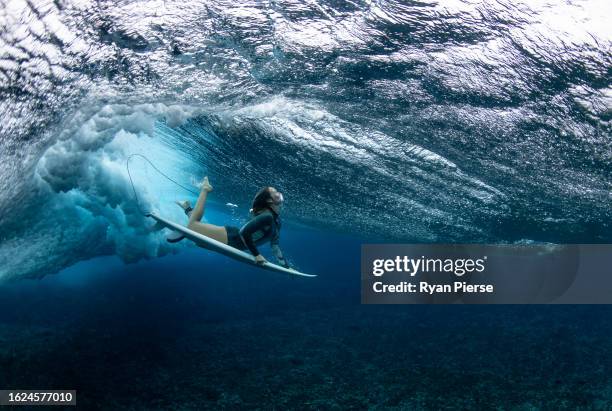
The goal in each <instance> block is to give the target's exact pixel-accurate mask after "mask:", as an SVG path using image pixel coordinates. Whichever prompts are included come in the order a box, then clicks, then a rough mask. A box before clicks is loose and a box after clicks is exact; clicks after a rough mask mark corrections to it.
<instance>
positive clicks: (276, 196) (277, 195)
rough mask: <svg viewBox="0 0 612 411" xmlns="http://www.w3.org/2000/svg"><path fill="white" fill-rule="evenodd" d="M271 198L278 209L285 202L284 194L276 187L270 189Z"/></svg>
mask: <svg viewBox="0 0 612 411" xmlns="http://www.w3.org/2000/svg"><path fill="white" fill-rule="evenodd" d="M270 196H272V201H273V205H275V206H277V207H279V206H280V205H281V204H283V201H284V200H285V199H284V198H283V194H282V193H281V192H279V191H278V190H277V189H276V188H274V187H270Z"/></svg>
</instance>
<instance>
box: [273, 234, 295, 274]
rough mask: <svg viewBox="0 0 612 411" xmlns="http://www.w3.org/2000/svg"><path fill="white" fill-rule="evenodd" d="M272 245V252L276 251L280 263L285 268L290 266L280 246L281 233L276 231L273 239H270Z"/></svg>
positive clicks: (275, 254) (275, 255)
mask: <svg viewBox="0 0 612 411" xmlns="http://www.w3.org/2000/svg"><path fill="white" fill-rule="evenodd" d="M270 245H271V246H272V252H273V253H274V257H276V259H277V260H278V263H279V264H280V265H282V266H283V267H285V268H290V267H289V263H288V262H287V260H286V259H285V257H284V256H283V251H282V250H281V248H280V246H279V235H278V233H276V235H275V236H274V238H273V239H272V241H270Z"/></svg>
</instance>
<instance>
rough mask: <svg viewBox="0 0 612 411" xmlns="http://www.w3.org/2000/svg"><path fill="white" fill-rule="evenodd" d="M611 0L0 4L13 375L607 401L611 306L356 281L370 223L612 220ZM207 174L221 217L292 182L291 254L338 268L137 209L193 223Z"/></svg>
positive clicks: (267, 392) (240, 404)
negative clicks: (413, 302)
mask: <svg viewBox="0 0 612 411" xmlns="http://www.w3.org/2000/svg"><path fill="white" fill-rule="evenodd" d="M611 12H612V6H611V4H610V2H609V1H605V0H584V1H561V0H538V1H505V0H497V1H494V0H488V1H472V0H465V1H455V0H446V1H442V0H440V1H360V0H356V1H337V0H333V1H318V0H314V1H307V2H302V1H293V0H287V1H285V0H283V1H274V2H263V1H248V0H247V1H237V2H236V1H233V2H229V1H214V2H213V1H171V0H167V1H153V0H152V1H95V2H94V1H79V2H76V1H75V2H72V1H61V0H60V1H46V0H36V1H29V2H28V1H21V0H8V1H6V0H0V210H2V213H0V389H3V388H19V389H37V388H41V389H45V388H46V389H49V388H58V389H60V388H65V389H72V388H74V389H77V390H78V395H77V397H78V399H77V401H78V403H79V406H81V407H83V408H84V409H203V408H210V409H253V408H259V409H410V410H411V409H491V408H499V409H517V410H527V409H608V408H610V407H612V380H611V378H610V375H612V373H611V371H612V363H611V360H610V358H612V355H610V354H611V352H612V341H611V340H610V337H611V335H610V334H611V333H612V328H611V327H610V325H611V324H610V318H611V317H610V312H609V311H610V310H609V309H608V308H607V307H605V306H600V307H596V306H581V307H572V306H566V307H552V306H551V307H518V306H517V307H512V306H500V307H489V306H479V307H467V306H457V305H453V306H447V307H429V306H393V307H375V306H362V305H360V288H359V287H360V279H359V259H360V246H361V244H364V243H378V242H399V243H402V242H404V243H415V242H416V243H454V242H465V243H470V242H476V243H537V242H552V243H609V242H610V241H611V240H612V225H611V221H612V207H611V206H610V204H611V201H612V135H611V132H610V131H611V130H610V119H611V118H610V112H611V107H612V88H611V86H610V78H611V76H610V74H611V68H612V52H611V50H612V29H611V28H610V27H611V26H610V25H609V22H608V20H609V19H608V16H609V15H610V13H611ZM135 153H137V154H141V155H144V156H146V158H147V159H148V160H149V161H150V163H149V162H147V161H146V160H144V159H143V158H142V157H133V158H132V159H131V160H130V161H129V164H130V172H131V173H132V176H133V186H132V184H131V182H130V179H129V176H128V172H127V167H126V165H127V163H128V158H129V157H130V155H132V154H135ZM152 165H153V166H154V167H153V166H152ZM159 171H161V172H162V173H164V174H165V175H167V176H168V177H170V178H171V179H172V180H174V181H176V182H179V183H180V184H181V186H184V187H181V186H178V185H176V184H175V183H173V182H172V181H170V180H169V179H167V178H166V177H164V175H162V174H160V172H159ZM204 175H208V176H209V177H210V179H211V181H212V184H213V186H214V188H215V189H214V191H213V192H212V193H211V194H210V199H209V204H208V205H207V211H206V218H207V220H208V221H209V222H211V223H215V224H219V225H224V224H233V225H240V224H241V223H243V222H244V221H245V220H246V218H247V214H248V209H249V206H250V201H251V199H252V197H253V195H254V193H255V192H256V191H257V189H258V188H260V187H261V186H264V185H272V186H275V187H277V188H278V189H279V190H280V191H282V192H283V193H284V197H285V199H286V204H285V205H284V209H283V211H282V214H283V219H284V220H283V221H284V226H283V232H282V239H281V244H282V247H283V249H284V251H285V253H286V255H287V256H288V257H289V259H290V261H291V263H292V264H293V265H294V266H296V267H297V268H299V269H300V270H302V271H304V272H310V273H316V274H318V275H319V276H318V277H317V278H316V279H297V278H288V277H283V276H281V275H278V274H274V273H269V272H263V271H261V270H258V269H256V268H253V267H248V266H245V265H241V264H239V263H237V262H234V261H231V260H228V259H226V258H223V257H221V256H218V255H215V254H212V253H209V252H207V251H204V250H201V249H198V248H196V247H194V246H193V245H190V244H188V242H182V243H179V244H177V245H171V244H168V243H167V242H166V241H165V238H164V233H163V232H157V231H151V230H150V226H151V225H152V222H151V221H148V219H147V218H146V217H144V216H143V213H142V211H149V210H155V211H157V212H159V213H161V214H163V215H165V216H167V217H169V218H172V219H174V220H176V221H183V222H184V218H185V217H184V215H182V213H181V210H180V209H179V208H178V207H177V206H176V205H175V204H174V201H177V200H184V199H189V200H191V201H195V196H194V194H193V193H192V192H191V191H192V190H194V187H193V181H194V180H198V179H201V178H202V176H204ZM185 187H186V188H188V189H189V190H185ZM135 194H136V195H137V196H138V201H137V200H136V197H135Z"/></svg>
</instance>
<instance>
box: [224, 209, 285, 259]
mask: <svg viewBox="0 0 612 411" xmlns="http://www.w3.org/2000/svg"><path fill="white" fill-rule="evenodd" d="M280 228H281V221H280V217H279V215H278V214H276V213H275V212H274V211H272V210H266V211H263V212H261V213H259V214H258V215H256V216H255V217H253V218H252V219H251V220H250V221H249V222H248V223H246V224H245V225H244V226H243V227H242V228H240V229H239V228H238V227H233V226H225V230H226V231H227V244H228V245H230V246H232V247H234V248H237V249H239V250H246V249H248V250H249V251H250V252H251V254H253V255H254V256H257V255H259V254H260V253H259V250H257V246H258V245H261V244H264V243H266V242H268V241H269V242H270V245H271V246H272V252H273V253H274V256H275V257H276V259H277V260H278V262H279V263H280V264H281V265H283V266H285V267H288V266H289V264H288V263H287V260H285V258H284V257H283V252H282V251H281V249H280V247H279V245H278V244H279V237H280Z"/></svg>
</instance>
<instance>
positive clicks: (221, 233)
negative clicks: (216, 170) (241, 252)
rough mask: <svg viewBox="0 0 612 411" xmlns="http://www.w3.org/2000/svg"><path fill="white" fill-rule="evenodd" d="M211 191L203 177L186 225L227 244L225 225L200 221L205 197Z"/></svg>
mask: <svg viewBox="0 0 612 411" xmlns="http://www.w3.org/2000/svg"><path fill="white" fill-rule="evenodd" d="M211 191H212V186H211V185H210V183H209V182H208V177H204V180H203V181H202V189H201V191H200V196H199V197H198V201H197V202H196V205H195V207H194V208H193V211H192V212H191V215H190V216H189V223H188V224H187V227H188V228H189V229H190V230H193V231H195V232H197V233H200V234H202V235H205V236H206V237H210V238H212V239H213V240H217V241H221V242H222V243H223V244H227V230H226V229H225V227H222V226H218V225H213V224H206V223H202V222H200V220H201V219H202V217H204V207H205V206H206V197H208V193H209V192H211Z"/></svg>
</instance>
